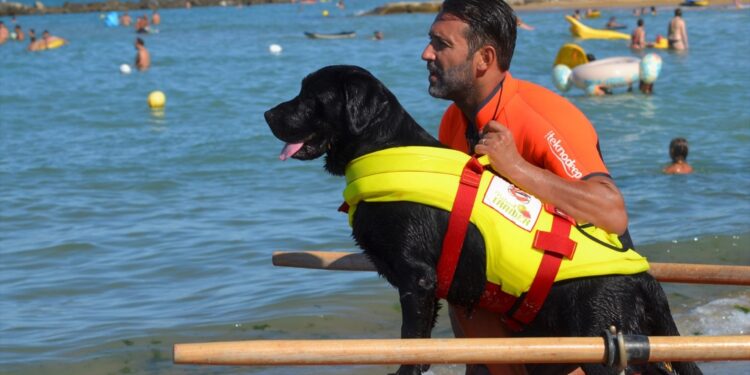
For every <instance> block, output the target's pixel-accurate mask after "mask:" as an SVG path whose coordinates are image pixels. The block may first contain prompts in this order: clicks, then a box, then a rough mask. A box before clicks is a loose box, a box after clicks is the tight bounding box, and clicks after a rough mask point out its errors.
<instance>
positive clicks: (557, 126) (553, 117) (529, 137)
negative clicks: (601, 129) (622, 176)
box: [438, 72, 609, 180]
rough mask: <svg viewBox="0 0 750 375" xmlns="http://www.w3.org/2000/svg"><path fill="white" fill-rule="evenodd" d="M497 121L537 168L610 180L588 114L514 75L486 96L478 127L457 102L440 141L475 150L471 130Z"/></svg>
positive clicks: (450, 109) (446, 116)
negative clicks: (468, 134)
mask: <svg viewBox="0 0 750 375" xmlns="http://www.w3.org/2000/svg"><path fill="white" fill-rule="evenodd" d="M498 101H499V104H498ZM492 119H494V120H496V121H498V122H499V123H501V124H503V125H505V126H506V127H507V128H508V129H510V131H511V133H512V134H513V138H514V139H515V142H516V147H517V148H518V152H519V153H520V154H521V156H522V157H523V158H524V159H526V161H528V162H529V163H531V164H533V165H535V166H537V167H540V168H543V169H546V170H549V171H551V172H552V173H554V174H556V175H558V176H560V177H562V178H566V179H570V180H578V179H583V178H587V177H591V176H593V175H606V176H609V172H608V171H607V167H606V166H605V165H604V161H603V160H602V157H601V153H600V151H599V139H598V137H597V135H596V131H595V130H594V126H593V125H592V124H591V122H589V120H588V119H587V118H586V116H585V115H584V114H583V113H582V112H581V111H580V110H579V109H578V108H576V107H575V106H574V105H573V104H572V103H570V102H569V101H567V100H566V99H565V98H563V97H561V96H559V95H557V94H555V93H553V92H552V91H550V90H547V89H546V88H544V87H542V86H539V85H536V84H534V83H531V82H527V81H524V80H517V79H515V78H513V77H512V76H511V75H510V72H508V73H506V75H505V80H504V81H503V83H501V84H500V85H499V86H498V88H497V89H495V92H494V93H493V94H492V95H490V97H489V98H487V100H486V101H485V103H484V105H482V107H481V109H480V110H479V112H478V113H477V114H476V116H474V119H473V120H474V122H473V123H469V122H468V119H467V118H466V117H465V116H464V114H463V113H462V112H461V110H460V109H459V108H458V107H457V106H456V104H455V103H454V104H451V105H450V106H449V107H448V109H447V110H446V111H445V114H444V115H443V119H442V120H441V122H440V131H439V135H438V138H439V139H440V142H442V143H443V144H445V145H446V146H449V147H451V148H453V149H455V150H460V151H463V152H466V153H470V152H473V150H472V149H470V146H469V141H468V140H467V136H466V134H467V127H470V129H478V130H477V131H476V132H480V131H481V129H482V128H483V127H484V125H485V124H487V123H488V122H489V121H490V120H492ZM477 137H478V136H477Z"/></svg>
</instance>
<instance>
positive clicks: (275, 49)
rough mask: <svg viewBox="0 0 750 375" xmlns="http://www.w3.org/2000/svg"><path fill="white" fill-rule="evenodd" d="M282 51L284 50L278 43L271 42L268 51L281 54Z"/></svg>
mask: <svg viewBox="0 0 750 375" xmlns="http://www.w3.org/2000/svg"><path fill="white" fill-rule="evenodd" d="M281 51H282V48H281V46H280V45H278V44H271V45H270V46H268V52H271V53H272V54H274V55H278V54H280V53H281Z"/></svg>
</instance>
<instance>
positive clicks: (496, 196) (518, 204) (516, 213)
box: [482, 176, 542, 232]
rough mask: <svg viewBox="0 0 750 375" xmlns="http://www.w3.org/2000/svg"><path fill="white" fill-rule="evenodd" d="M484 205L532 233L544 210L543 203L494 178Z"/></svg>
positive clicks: (486, 193)
mask: <svg viewBox="0 0 750 375" xmlns="http://www.w3.org/2000/svg"><path fill="white" fill-rule="evenodd" d="M482 203H484V204H486V205H487V206H489V207H492V208H493V209H494V210H495V211H497V212H499V213H500V214H501V215H503V216H504V217H505V218H506V219H508V220H510V221H511V222H513V223H514V224H516V225H517V226H519V227H521V228H523V229H524V230H526V231H527V232H530V231H531V229H532V228H534V225H535V224H536V221H537V219H538V218H539V213H540V212H541V210H542V202H541V201H540V200H539V199H536V198H534V197H533V196H531V195H529V194H528V193H526V192H524V191H523V190H521V189H519V188H517V187H516V186H514V185H512V184H510V183H509V182H508V181H505V180H503V179H502V178H500V177H497V176H493V177H492V180H491V181H490V186H489V187H487V192H485V194H484V198H483V199H482Z"/></svg>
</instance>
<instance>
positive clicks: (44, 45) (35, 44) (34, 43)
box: [0, 21, 67, 51]
mask: <svg viewBox="0 0 750 375" xmlns="http://www.w3.org/2000/svg"><path fill="white" fill-rule="evenodd" d="M8 39H14V40H15V41H17V42H23V41H24V40H26V33H24V31H23V28H22V27H21V25H18V24H16V26H15V27H14V28H13V34H12V35H11V34H10V32H9V31H8V28H7V27H6V26H5V24H4V23H3V21H0V44H3V43H5V42H7V41H8ZM65 43H67V41H66V40H65V39H63V38H60V37H57V36H54V35H52V34H50V33H49V31H47V30H44V31H43V32H42V38H41V39H39V40H37V38H36V31H34V29H29V46H28V47H26V49H27V50H29V51H41V50H45V49H49V48H51V46H53V45H58V46H59V45H61V44H65Z"/></svg>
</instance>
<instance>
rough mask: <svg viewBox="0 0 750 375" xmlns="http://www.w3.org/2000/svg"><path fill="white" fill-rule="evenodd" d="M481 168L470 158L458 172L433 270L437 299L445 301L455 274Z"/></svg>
mask: <svg viewBox="0 0 750 375" xmlns="http://www.w3.org/2000/svg"><path fill="white" fill-rule="evenodd" d="M483 171H484V167H483V166H482V164H480V163H479V161H477V159H476V158H471V159H469V161H468V162H467V163H466V165H464V169H463V171H462V172H461V180H460V182H459V184H458V191H457V192H456V199H455V200H454V201H453V207H452V209H451V214H450V218H449V219H448V230H447V231H446V233H445V237H444V238H443V248H442V252H441V254H440V260H439V261H438V266H437V288H436V291H435V295H436V296H437V298H443V299H444V298H446V297H447V296H448V291H449V290H450V287H451V284H452V283H453V276H454V275H455V273H456V266H458V259H459V258H460V257H461V250H462V248H463V245H464V239H465V238H466V231H467V230H468V228H469V218H470V217H471V211H472V209H473V208H474V200H475V199H476V196H477V192H478V190H479V182H480V181H481V179H482V172H483Z"/></svg>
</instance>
